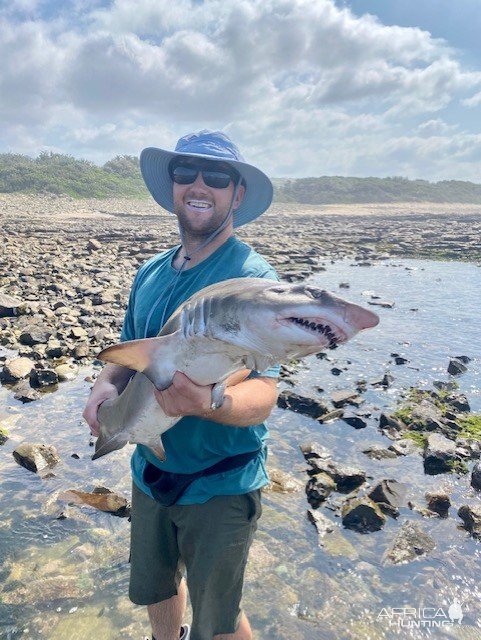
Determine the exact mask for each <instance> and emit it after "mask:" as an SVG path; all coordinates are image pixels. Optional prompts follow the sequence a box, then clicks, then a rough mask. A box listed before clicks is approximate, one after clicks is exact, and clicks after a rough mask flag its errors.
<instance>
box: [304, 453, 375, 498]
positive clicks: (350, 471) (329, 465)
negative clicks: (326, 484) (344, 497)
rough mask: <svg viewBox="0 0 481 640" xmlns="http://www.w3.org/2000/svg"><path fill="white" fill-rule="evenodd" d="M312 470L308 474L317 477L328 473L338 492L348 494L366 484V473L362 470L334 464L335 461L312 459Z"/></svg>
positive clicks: (310, 462)
mask: <svg viewBox="0 0 481 640" xmlns="http://www.w3.org/2000/svg"><path fill="white" fill-rule="evenodd" d="M308 463H309V464H310V466H311V469H309V470H308V472H307V473H308V474H309V475H311V476H315V475H317V474H318V473H321V472H322V473H327V475H328V476H330V477H331V478H332V479H333V480H334V482H335V483H336V485H337V490H338V491H341V492H342V493H348V492H349V491H352V490H353V489H356V488H357V487H359V486H360V485H361V484H363V483H364V482H366V473H365V471H362V470H361V469H356V468H355V467H349V466H347V465H342V464H339V463H336V462H334V461H333V460H322V459H321V458H311V459H310V460H308Z"/></svg>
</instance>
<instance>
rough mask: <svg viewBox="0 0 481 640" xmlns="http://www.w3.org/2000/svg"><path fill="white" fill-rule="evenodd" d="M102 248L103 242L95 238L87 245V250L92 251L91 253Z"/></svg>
mask: <svg viewBox="0 0 481 640" xmlns="http://www.w3.org/2000/svg"><path fill="white" fill-rule="evenodd" d="M101 248H102V243H101V242H99V241H98V240H96V239H95V238H90V240H89V241H88V243H87V249H90V250H91V251H98V250H99V249H101Z"/></svg>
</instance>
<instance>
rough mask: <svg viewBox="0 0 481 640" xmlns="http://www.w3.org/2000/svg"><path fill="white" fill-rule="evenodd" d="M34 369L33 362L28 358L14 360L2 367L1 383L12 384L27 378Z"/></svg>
mask: <svg viewBox="0 0 481 640" xmlns="http://www.w3.org/2000/svg"><path fill="white" fill-rule="evenodd" d="M34 367H35V362H34V361H33V360H30V358H14V359H13V360H10V361H9V362H7V364H5V366H4V367H3V371H2V381H3V382H6V383H13V382H17V381H18V380H22V379H24V378H28V377H29V375H30V372H31V371H32V369H34Z"/></svg>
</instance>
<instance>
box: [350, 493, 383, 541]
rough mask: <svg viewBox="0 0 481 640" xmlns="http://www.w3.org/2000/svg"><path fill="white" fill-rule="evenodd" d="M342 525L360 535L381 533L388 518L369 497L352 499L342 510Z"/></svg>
mask: <svg viewBox="0 0 481 640" xmlns="http://www.w3.org/2000/svg"><path fill="white" fill-rule="evenodd" d="M341 515H342V524H343V525H344V526H345V527H346V528H348V529H353V530H354V531H358V532H359V533H369V532H371V531H379V530H380V529H382V527H383V526H384V524H385V523H386V516H385V515H384V514H383V513H382V511H381V510H380V508H379V506H378V505H377V504H376V503H375V502H374V501H373V500H370V499H369V498H367V497H365V496H364V497H362V498H351V499H350V500H347V501H346V502H345V503H344V505H343V506H342V509H341Z"/></svg>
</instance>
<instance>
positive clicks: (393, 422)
mask: <svg viewBox="0 0 481 640" xmlns="http://www.w3.org/2000/svg"><path fill="white" fill-rule="evenodd" d="M379 427H380V428H381V429H382V430H384V429H386V427H389V428H391V429H394V430H395V431H399V432H401V431H406V429H407V426H406V425H405V424H404V422H401V420H398V419H397V418H394V417H393V416H390V415H388V414H387V413H381V415H380V416H379Z"/></svg>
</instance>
